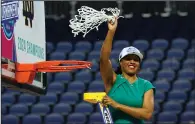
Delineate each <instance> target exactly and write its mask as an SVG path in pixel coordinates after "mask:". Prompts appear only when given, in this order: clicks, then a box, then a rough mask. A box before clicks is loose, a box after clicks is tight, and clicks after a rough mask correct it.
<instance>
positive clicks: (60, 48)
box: [56, 41, 73, 53]
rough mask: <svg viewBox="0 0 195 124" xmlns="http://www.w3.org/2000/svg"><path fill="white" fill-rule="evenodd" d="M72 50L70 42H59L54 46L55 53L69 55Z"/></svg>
mask: <svg viewBox="0 0 195 124" xmlns="http://www.w3.org/2000/svg"><path fill="white" fill-rule="evenodd" d="M72 49H73V46H72V43H71V42H70V41H61V42H59V43H58V44H57V46H56V51H57V52H63V53H69V52H71V51H72Z"/></svg>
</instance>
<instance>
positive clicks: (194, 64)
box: [183, 58, 195, 69]
mask: <svg viewBox="0 0 195 124" xmlns="http://www.w3.org/2000/svg"><path fill="white" fill-rule="evenodd" d="M183 68H192V69H195V60H194V58H189V59H186V60H184V62H183Z"/></svg>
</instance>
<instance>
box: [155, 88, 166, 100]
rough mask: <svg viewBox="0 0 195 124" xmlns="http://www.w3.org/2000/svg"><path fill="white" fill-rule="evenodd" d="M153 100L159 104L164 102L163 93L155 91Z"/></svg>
mask: <svg viewBox="0 0 195 124" xmlns="http://www.w3.org/2000/svg"><path fill="white" fill-rule="evenodd" d="M154 98H155V102H157V103H161V102H163V101H164V100H165V93H164V92H162V91H158V90H157V91H156V93H155V96H154Z"/></svg>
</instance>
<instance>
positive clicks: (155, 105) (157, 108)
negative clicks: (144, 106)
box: [154, 102, 161, 114]
mask: <svg viewBox="0 0 195 124" xmlns="http://www.w3.org/2000/svg"><path fill="white" fill-rule="evenodd" d="M160 109H161V108H160V105H159V103H158V102H155V103H154V114H156V113H159V112H160Z"/></svg>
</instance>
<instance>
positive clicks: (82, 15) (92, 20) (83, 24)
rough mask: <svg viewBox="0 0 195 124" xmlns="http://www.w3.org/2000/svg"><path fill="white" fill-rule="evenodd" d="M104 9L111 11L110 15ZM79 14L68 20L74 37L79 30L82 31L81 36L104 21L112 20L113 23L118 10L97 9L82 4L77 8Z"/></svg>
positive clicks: (117, 15)
mask: <svg viewBox="0 0 195 124" xmlns="http://www.w3.org/2000/svg"><path fill="white" fill-rule="evenodd" d="M106 11H109V12H111V14H112V15H106ZM78 13H79V15H75V18H74V19H71V20H70V25H69V26H70V27H71V28H72V33H74V37H76V35H78V34H79V33H80V32H81V33H84V35H83V37H85V35H86V34H87V33H89V32H90V31H91V30H93V29H94V28H96V29H97V30H98V26H99V25H100V24H102V23H103V22H106V21H112V22H113V23H114V20H115V17H118V18H120V17H122V16H120V17H119V14H120V10H119V9H117V8H103V9H101V11H97V10H95V9H93V8H90V7H87V6H82V7H81V8H80V9H78Z"/></svg>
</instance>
